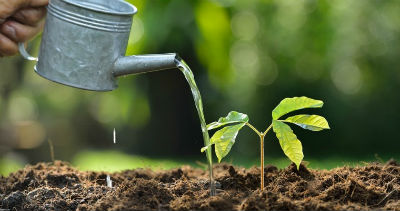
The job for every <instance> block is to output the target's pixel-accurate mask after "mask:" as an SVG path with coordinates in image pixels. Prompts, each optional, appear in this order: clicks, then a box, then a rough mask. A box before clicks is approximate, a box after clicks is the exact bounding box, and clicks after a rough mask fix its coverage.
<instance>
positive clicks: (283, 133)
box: [201, 97, 330, 190]
mask: <svg viewBox="0 0 400 211" xmlns="http://www.w3.org/2000/svg"><path fill="white" fill-rule="evenodd" d="M323 104H324V102H322V101H321V100H314V99H311V98H308V97H293V98H285V99H283V100H282V101H281V102H280V103H279V105H278V106H277V107H276V108H275V109H274V110H273V111H272V123H271V125H270V126H269V127H268V128H267V129H266V130H265V131H264V132H260V131H258V130H257V129H256V128H255V127H254V126H253V125H251V124H250V123H249V117H248V116H247V115H246V114H242V113H239V112H236V111H231V112H229V114H228V116H226V117H222V118H220V119H219V120H218V122H213V123H211V124H209V125H207V129H208V130H213V129H216V128H220V127H222V126H225V127H223V128H222V129H220V130H218V131H217V132H215V133H214V135H213V136H212V137H211V140H210V144H209V145H208V146H205V147H203V148H201V152H204V151H205V150H207V149H208V148H209V147H211V146H212V145H215V154H216V155H217V157H218V161H219V162H221V160H222V158H224V157H225V156H226V155H228V153H229V151H230V150H231V148H232V146H233V144H234V143H235V139H236V136H237V134H238V133H239V130H240V129H242V128H243V127H244V126H245V125H247V126H248V127H250V128H251V129H252V130H253V131H254V132H256V133H257V134H258V136H259V137H260V145H261V190H263V189H264V137H265V135H266V134H267V133H268V131H270V130H271V128H272V129H273V131H274V132H275V134H276V137H277V138H278V140H279V144H280V145H281V148H282V150H283V152H284V153H285V155H286V156H287V157H288V158H289V159H290V160H291V161H293V162H294V163H295V164H296V166H297V169H299V167H300V163H301V161H302V160H303V157H304V155H303V147H302V145H301V142H300V140H299V139H297V136H296V135H295V134H294V133H293V131H292V129H291V128H290V127H289V125H287V124H286V123H292V124H295V125H298V126H300V127H302V128H304V129H308V130H311V131H321V130H324V129H330V128H329V124H328V122H327V121H326V119H325V118H324V117H322V116H318V115H308V114H301V115H295V116H291V117H288V118H286V119H279V118H281V117H282V116H283V115H285V114H288V113H290V112H292V111H296V110H300V109H306V108H321V107H322V106H323Z"/></svg>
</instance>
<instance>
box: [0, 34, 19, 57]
mask: <svg viewBox="0 0 400 211" xmlns="http://www.w3.org/2000/svg"><path fill="white" fill-rule="evenodd" d="M17 53H18V45H17V43H15V42H13V41H12V40H10V39H9V38H8V37H6V36H5V35H3V34H0V55H1V56H12V55H15V54H17Z"/></svg>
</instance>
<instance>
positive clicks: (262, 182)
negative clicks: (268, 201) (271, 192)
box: [260, 134, 265, 191]
mask: <svg viewBox="0 0 400 211" xmlns="http://www.w3.org/2000/svg"><path fill="white" fill-rule="evenodd" d="M264 136H265V135H264V134H262V135H261V136H260V144H261V147H260V148H261V191H263V190H264Z"/></svg>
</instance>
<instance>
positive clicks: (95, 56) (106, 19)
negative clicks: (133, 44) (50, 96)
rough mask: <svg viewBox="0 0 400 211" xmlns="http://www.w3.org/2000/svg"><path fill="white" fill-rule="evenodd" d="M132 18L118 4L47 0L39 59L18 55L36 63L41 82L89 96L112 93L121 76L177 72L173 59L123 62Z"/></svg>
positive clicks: (114, 0)
mask: <svg viewBox="0 0 400 211" xmlns="http://www.w3.org/2000/svg"><path fill="white" fill-rule="evenodd" d="M136 12H137V9H136V7H134V6H133V5H131V4H129V3H127V2H125V1H123V0H50V2H49V5H48V6H47V17H46V23H45V27H44V31H43V35H42V41H41V44H40V50H39V57H38V58H35V57H32V56H30V55H29V54H28V53H27V52H26V50H25V45H24V43H19V51H20V53H21V55H22V56H23V57H24V58H25V59H28V60H33V61H37V64H36V65H35V68H34V69H35V72H36V73H38V74H39V75H40V76H42V77H44V78H46V79H49V80H51V81H54V82H57V83H61V84H64V85H68V86H71V87H75V88H81V89H86V90H92V91H110V90H114V89H116V88H117V87H118V85H117V78H118V77H120V76H124V75H129V74H138V73H145V72H151V71H157V70H164V69H172V68H176V60H177V59H178V60H179V57H178V56H177V55H176V54H174V53H171V54H153V55H136V56H128V57H126V56H125V51H126V47H127V44H128V39H129V34H130V31H131V26H132V18H133V15H134V14H136Z"/></svg>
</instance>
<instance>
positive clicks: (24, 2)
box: [0, 0, 49, 20]
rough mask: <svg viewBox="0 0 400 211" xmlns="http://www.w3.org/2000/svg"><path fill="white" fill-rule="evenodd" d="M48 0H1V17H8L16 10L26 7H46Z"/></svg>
mask: <svg viewBox="0 0 400 211" xmlns="http://www.w3.org/2000/svg"><path fill="white" fill-rule="evenodd" d="M48 3H49V1H48V0H12V1H10V0H0V19H3V20H4V19H7V18H8V17H10V16H12V15H13V14H14V13H15V12H16V11H18V10H19V9H22V8H26V7H44V6H46V5H47V4H48Z"/></svg>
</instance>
